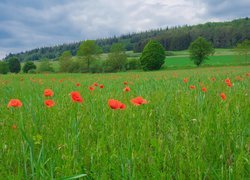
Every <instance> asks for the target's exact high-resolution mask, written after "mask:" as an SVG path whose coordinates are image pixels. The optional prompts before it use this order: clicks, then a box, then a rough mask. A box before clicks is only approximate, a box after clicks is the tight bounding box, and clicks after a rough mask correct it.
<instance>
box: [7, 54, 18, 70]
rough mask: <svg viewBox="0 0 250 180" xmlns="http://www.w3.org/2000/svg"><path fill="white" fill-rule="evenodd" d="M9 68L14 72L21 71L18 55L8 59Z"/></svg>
mask: <svg viewBox="0 0 250 180" xmlns="http://www.w3.org/2000/svg"><path fill="white" fill-rule="evenodd" d="M8 64H9V70H10V72H12V73H19V72H20V70H21V64H20V62H19V60H18V59H17V58H16V57H12V58H10V59H9V60H8Z"/></svg>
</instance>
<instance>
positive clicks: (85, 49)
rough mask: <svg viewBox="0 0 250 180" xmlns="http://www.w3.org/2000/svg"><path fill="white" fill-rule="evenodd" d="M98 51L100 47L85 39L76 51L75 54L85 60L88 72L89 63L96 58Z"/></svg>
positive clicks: (99, 51)
mask: <svg viewBox="0 0 250 180" xmlns="http://www.w3.org/2000/svg"><path fill="white" fill-rule="evenodd" d="M100 53H101V49H100V47H99V46H97V45H96V43H95V41H93V40H86V41H84V42H83V43H82V44H81V45H80V47H79V49H78V51H77V56H78V57H80V59H82V60H84V61H85V62H86V64H87V69H88V72H90V65H91V63H92V62H93V61H94V60H96V58H97V55H98V54H100Z"/></svg>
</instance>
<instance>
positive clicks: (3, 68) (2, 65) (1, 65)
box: [0, 61, 9, 74]
mask: <svg viewBox="0 0 250 180" xmlns="http://www.w3.org/2000/svg"><path fill="white" fill-rule="evenodd" d="M8 72H9V66H8V63H6V62H4V61H0V74H7V73H8Z"/></svg>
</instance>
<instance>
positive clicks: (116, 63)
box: [106, 43, 127, 71]
mask: <svg viewBox="0 0 250 180" xmlns="http://www.w3.org/2000/svg"><path fill="white" fill-rule="evenodd" d="M110 51H111V53H109V55H108V58H107V61H106V63H107V65H108V66H109V67H110V68H111V69H112V71H121V70H125V65H126V63H127V55H126V53H125V52H126V50H125V48H124V45H123V44H121V43H114V44H113V45H112V46H111V49H110Z"/></svg>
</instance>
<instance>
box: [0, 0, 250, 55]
mask: <svg viewBox="0 0 250 180" xmlns="http://www.w3.org/2000/svg"><path fill="white" fill-rule="evenodd" d="M0 8H1V11H0V37H1V41H0V51H1V54H0V57H1V56H3V49H5V50H4V52H7V53H9V52H13V51H14V52H17V51H20V50H25V49H32V48H36V47H42V46H47V45H54V44H61V43H68V42H75V41H80V40H84V39H95V38H101V37H109V36H113V35H121V34H126V33H129V32H137V31H144V30H148V29H154V28H159V27H166V26H175V25H184V24H197V23H203V22H206V21H221V20H227V19H230V18H231V19H233V18H237V17H242V16H244V15H245V16H247V15H249V12H248V11H249V8H250V2H249V0H238V1H237V2H236V1H233V0H95V1H92V0H84V1H83V0H54V1H49V0H43V1H40V0H24V1H23V3H20V2H19V0H12V1H6V2H0ZM13 12H15V13H13ZM1 31H3V32H8V34H9V36H3V37H2V36H1ZM4 34H5V33H4Z"/></svg>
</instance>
